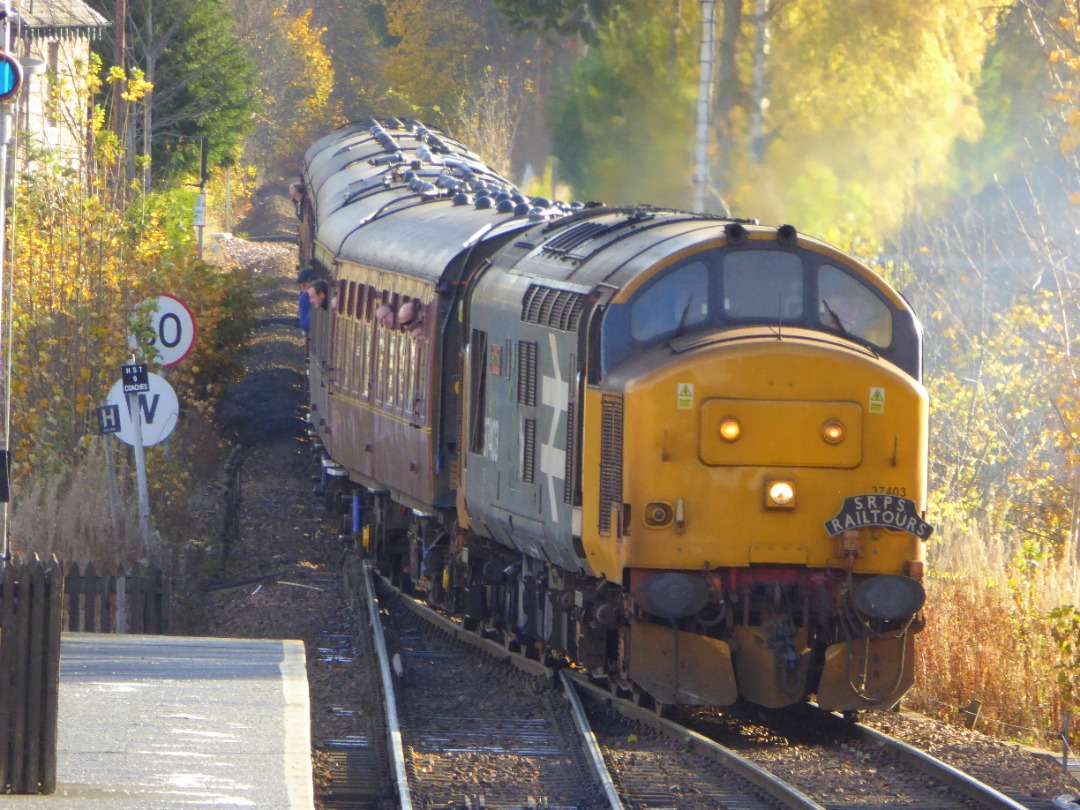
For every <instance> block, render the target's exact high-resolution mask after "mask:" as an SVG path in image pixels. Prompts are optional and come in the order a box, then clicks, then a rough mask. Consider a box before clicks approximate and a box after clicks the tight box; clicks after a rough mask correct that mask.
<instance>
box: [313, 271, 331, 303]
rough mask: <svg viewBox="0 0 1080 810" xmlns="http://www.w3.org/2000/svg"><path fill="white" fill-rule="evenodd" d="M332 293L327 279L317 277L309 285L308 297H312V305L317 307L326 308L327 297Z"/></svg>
mask: <svg viewBox="0 0 1080 810" xmlns="http://www.w3.org/2000/svg"><path fill="white" fill-rule="evenodd" d="M329 294H330V285H329V284H327V283H326V279H322V278H319V279H316V280H315V281H313V282H311V284H310V285H309V286H308V298H310V299H311V306H312V307H313V308H317V309H326V299H327V296H328V295H329Z"/></svg>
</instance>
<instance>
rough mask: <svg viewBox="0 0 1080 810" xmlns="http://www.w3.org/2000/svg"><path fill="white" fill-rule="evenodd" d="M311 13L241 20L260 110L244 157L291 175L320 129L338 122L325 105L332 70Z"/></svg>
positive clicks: (281, 11) (280, 11) (278, 10)
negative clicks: (247, 155) (256, 80)
mask: <svg viewBox="0 0 1080 810" xmlns="http://www.w3.org/2000/svg"><path fill="white" fill-rule="evenodd" d="M312 14H313V12H312V10H311V9H307V10H305V11H303V12H302V13H301V14H299V15H298V16H292V15H290V13H289V12H288V11H287V10H286V9H285V8H283V7H274V8H271V9H270V10H269V11H268V17H267V18H265V19H259V20H245V21H244V24H245V25H250V26H256V28H255V29H253V30H251V31H248V32H247V33H248V35H249V36H250V37H251V42H252V47H253V49H254V54H255V56H256V58H257V60H258V64H259V74H260V79H259V86H260V97H261V100H262V111H261V112H260V114H259V116H258V119H257V120H258V125H257V127H256V130H255V133H254V135H253V136H252V138H251V139H250V142H249V147H250V150H249V151H250V157H251V158H252V159H253V160H254V161H255V162H257V163H258V164H259V165H260V166H262V167H270V166H273V167H277V168H280V169H282V170H283V171H284V172H285V173H295V172H296V171H297V165H296V164H297V161H298V158H299V156H300V155H301V154H303V151H304V149H306V148H307V146H308V145H309V144H310V143H311V142H312V141H313V140H314V139H315V137H316V135H317V134H318V133H319V131H320V130H321V129H327V128H329V127H330V126H332V125H333V124H334V123H335V122H340V121H339V118H340V116H339V115H338V114H336V109H337V108H339V107H340V104H335V103H334V102H332V100H331V94H332V92H333V89H334V76H335V73H334V68H333V65H332V63H331V59H330V55H329V53H328V51H327V49H326V46H325V44H324V42H323V36H324V34H325V29H324V28H319V27H316V26H315V25H314V24H313V23H312Z"/></svg>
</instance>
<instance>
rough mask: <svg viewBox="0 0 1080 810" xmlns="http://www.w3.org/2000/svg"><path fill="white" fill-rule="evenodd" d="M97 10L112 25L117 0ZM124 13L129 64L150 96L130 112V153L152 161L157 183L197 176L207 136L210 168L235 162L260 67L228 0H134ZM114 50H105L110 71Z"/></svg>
mask: <svg viewBox="0 0 1080 810" xmlns="http://www.w3.org/2000/svg"><path fill="white" fill-rule="evenodd" d="M96 6H97V8H98V10H99V11H101V12H102V13H103V14H104V15H105V16H106V17H110V18H111V15H112V10H113V9H112V0H96ZM127 8H128V16H127V35H128V36H127V41H128V46H129V52H130V59H131V65H132V66H134V67H138V68H140V69H141V70H142V74H143V76H144V78H145V80H146V81H147V82H149V83H150V84H151V85H152V86H153V91H152V92H151V93H149V94H147V95H146V96H145V98H144V101H143V103H142V104H141V105H140V106H139V108H137V109H128V111H127V114H128V115H129V116H130V118H129V121H128V124H127V127H126V130H127V131H128V133H129V138H128V140H127V142H126V144H125V145H124V147H125V151H126V152H127V153H128V154H129V155H130V154H132V153H133V152H139V153H141V154H142V155H143V157H144V158H150V159H152V162H153V165H154V174H155V176H157V177H168V176H175V173H177V172H187V173H196V172H197V171H198V169H199V160H200V151H201V138H202V137H203V136H205V137H206V138H207V143H208V146H209V150H210V165H211V166H219V165H225V164H227V163H230V162H234V161H235V160H236V159H237V157H238V155H239V151H240V148H241V144H242V141H243V139H244V138H245V136H246V135H248V134H249V133H250V132H251V131H252V128H253V125H254V120H253V115H254V113H255V111H256V110H257V108H258V100H257V95H256V93H255V92H253V91H254V88H255V84H256V74H255V66H254V63H253V62H252V59H251V56H250V52H249V51H248V49H247V46H246V45H245V44H244V43H243V42H240V41H239V40H237V39H236V38H235V37H234V36H233V35H232V33H231V30H230V27H231V23H232V18H231V16H230V14H229V10H228V7H227V6H226V3H225V0H171V2H168V3H162V2H160V0H129V2H128V6H127ZM111 48H112V45H111V42H109V41H107V40H106V41H105V42H103V43H102V54H103V58H104V61H105V64H106V66H108V65H109V64H110V60H111V56H112V50H111Z"/></svg>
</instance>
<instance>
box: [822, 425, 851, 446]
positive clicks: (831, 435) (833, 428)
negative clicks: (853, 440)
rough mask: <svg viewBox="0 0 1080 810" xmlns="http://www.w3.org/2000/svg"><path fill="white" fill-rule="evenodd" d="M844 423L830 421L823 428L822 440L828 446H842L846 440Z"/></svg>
mask: <svg viewBox="0 0 1080 810" xmlns="http://www.w3.org/2000/svg"><path fill="white" fill-rule="evenodd" d="M845 432H846V431H845V430H844V423H843V422H841V421H840V420H839V419H830V420H829V421H828V422H826V423H825V424H824V425H822V426H821V438H823V439H824V440H825V443H826V444H840V442H842V441H843V440H844V434H845Z"/></svg>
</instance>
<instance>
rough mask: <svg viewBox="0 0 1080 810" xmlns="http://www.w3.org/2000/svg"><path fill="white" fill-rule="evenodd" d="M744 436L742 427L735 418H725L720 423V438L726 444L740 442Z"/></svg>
mask: <svg viewBox="0 0 1080 810" xmlns="http://www.w3.org/2000/svg"><path fill="white" fill-rule="evenodd" d="M741 435H742V425H740V424H739V420H738V419H736V418H735V417H734V416H725V417H724V418H723V420H721V422H720V438H721V439H723V440H724V441H725V442H734V441H738V439H739V436H741Z"/></svg>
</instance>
